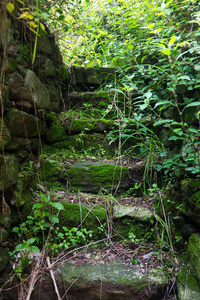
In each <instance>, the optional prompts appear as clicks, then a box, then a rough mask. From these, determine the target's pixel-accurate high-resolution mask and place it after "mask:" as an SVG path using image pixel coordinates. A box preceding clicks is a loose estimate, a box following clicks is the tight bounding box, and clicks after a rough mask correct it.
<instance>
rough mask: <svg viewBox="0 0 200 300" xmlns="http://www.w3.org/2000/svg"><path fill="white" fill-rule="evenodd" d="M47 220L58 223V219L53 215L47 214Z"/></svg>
mask: <svg viewBox="0 0 200 300" xmlns="http://www.w3.org/2000/svg"><path fill="white" fill-rule="evenodd" d="M49 220H50V221H51V222H53V223H59V219H58V217H57V216H55V215H52V216H49Z"/></svg>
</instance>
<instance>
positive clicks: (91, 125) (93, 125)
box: [65, 119, 115, 133]
mask: <svg viewBox="0 0 200 300" xmlns="http://www.w3.org/2000/svg"><path fill="white" fill-rule="evenodd" d="M114 127H115V126H114V123H113V120H105V119H97V120H96V119H91V120H81V119H76V120H67V121H66V123H65V128H66V130H67V131H68V132H70V133H81V132H84V131H85V132H104V131H109V130H111V129H114Z"/></svg>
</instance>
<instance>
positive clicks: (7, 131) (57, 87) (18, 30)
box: [0, 5, 63, 271]
mask: <svg viewBox="0 0 200 300" xmlns="http://www.w3.org/2000/svg"><path fill="white" fill-rule="evenodd" d="M0 11H1V13H0V71H1V75H0V76H1V77H0V112H1V114H0V257H4V256H5V255H4V252H5V249H6V247H7V245H8V236H9V233H11V229H12V227H13V226H14V224H16V222H17V220H18V218H19V216H18V213H17V210H18V208H19V207H20V206H22V205H23V204H24V199H25V197H22V195H23V193H24V190H25V189H26V187H27V186H28V185H29V190H30V186H31V184H32V183H33V181H34V180H33V179H34V178H31V175H30V176H27V175H26V176H25V175H23V172H21V171H20V165H21V164H22V163H23V162H24V161H26V160H28V158H29V157H30V156H31V157H33V156H34V155H35V154H38V152H39V150H40V147H41V141H42V139H43V138H44V137H45V135H46V132H47V124H46V121H45V120H44V113H45V111H47V110H52V111H54V112H60V111H61V110H62V109H63V101H62V93H61V72H62V68H63V64H62V57H61V54H60V52H59V48H58V46H57V44H56V42H55V39H54V37H53V36H52V35H51V34H50V32H49V30H48V28H46V33H44V32H40V33H39V34H40V36H39V37H38V41H37V48H36V49H37V52H36V57H35V61H34V63H32V57H33V55H32V53H33V48H34V44H35V34H34V33H33V32H32V31H30V30H29V29H28V27H27V26H25V23H24V22H23V20H18V19H17V16H14V13H13V16H11V15H9V14H8V13H7V12H6V11H5V8H4V9H3V5H2V10H0ZM24 176H25V177H24ZM26 192H27V191H26ZM26 197H27V196H26ZM5 253H6V252H5ZM6 259H8V255H7V256H6V258H5V259H4V262H6ZM0 265H1V261H0ZM4 265H5V264H4ZM0 271H1V267H0Z"/></svg>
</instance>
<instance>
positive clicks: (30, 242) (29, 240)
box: [27, 238, 35, 245]
mask: <svg viewBox="0 0 200 300" xmlns="http://www.w3.org/2000/svg"><path fill="white" fill-rule="evenodd" d="M34 242H35V238H30V239H28V240H27V244H28V245H31V244H33V243H34Z"/></svg>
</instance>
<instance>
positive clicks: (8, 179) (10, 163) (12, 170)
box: [0, 154, 19, 190]
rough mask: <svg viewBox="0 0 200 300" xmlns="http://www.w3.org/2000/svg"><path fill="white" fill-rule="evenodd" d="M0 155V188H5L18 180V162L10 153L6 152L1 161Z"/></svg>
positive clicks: (0, 156)
mask: <svg viewBox="0 0 200 300" xmlns="http://www.w3.org/2000/svg"><path fill="white" fill-rule="evenodd" d="M2 157H3V155H0V190H2V189H4V190H6V189H8V188H10V186H11V184H15V183H16V182H17V180H18V172H19V162H18V160H17V158H16V157H15V156H14V155H11V154H6V155H5V157H3V161H2ZM4 159H5V160H4ZM5 162H6V163H5Z"/></svg>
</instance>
